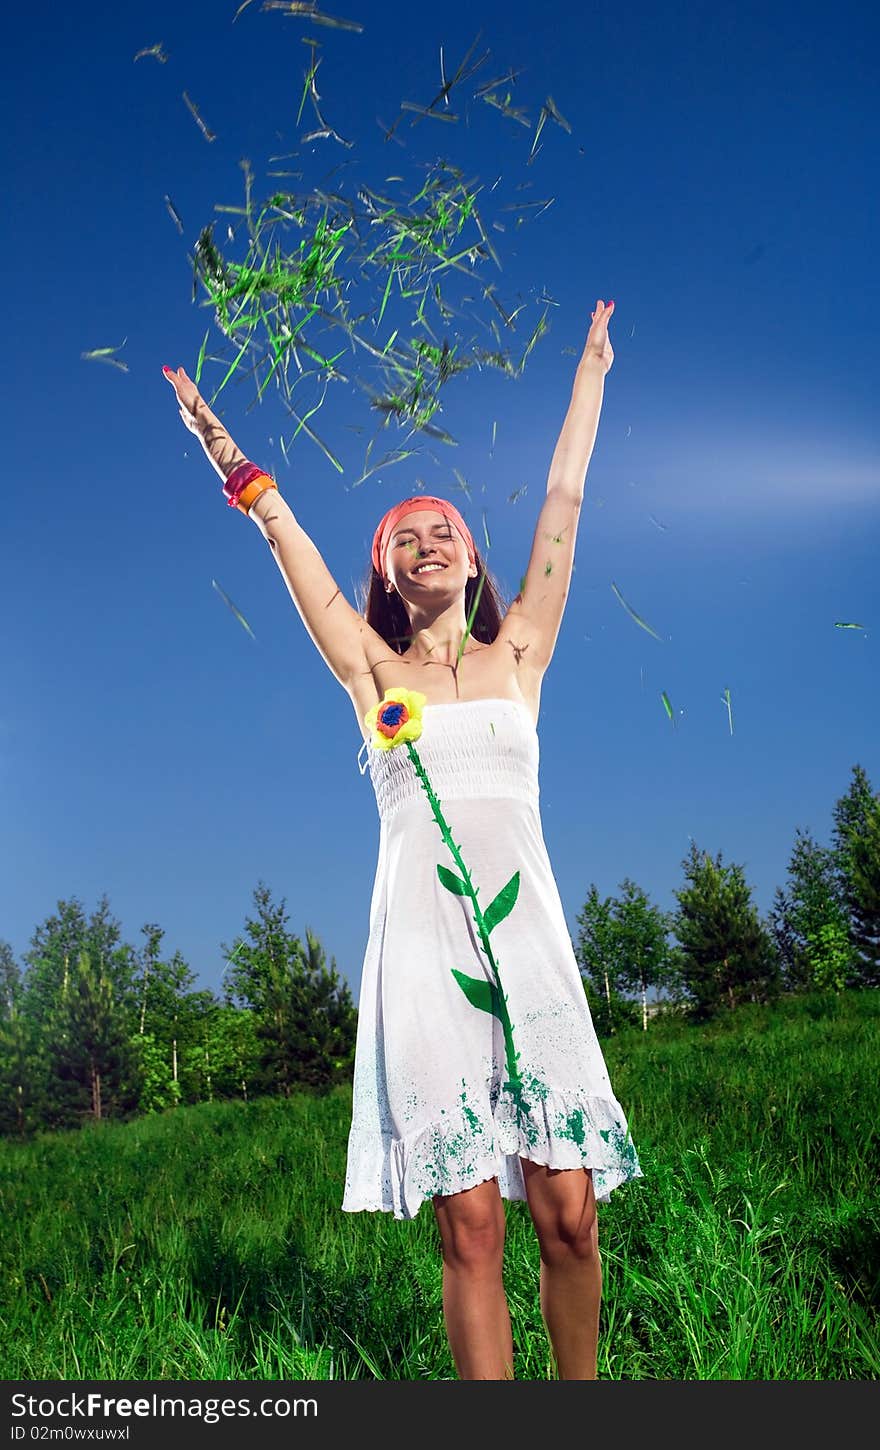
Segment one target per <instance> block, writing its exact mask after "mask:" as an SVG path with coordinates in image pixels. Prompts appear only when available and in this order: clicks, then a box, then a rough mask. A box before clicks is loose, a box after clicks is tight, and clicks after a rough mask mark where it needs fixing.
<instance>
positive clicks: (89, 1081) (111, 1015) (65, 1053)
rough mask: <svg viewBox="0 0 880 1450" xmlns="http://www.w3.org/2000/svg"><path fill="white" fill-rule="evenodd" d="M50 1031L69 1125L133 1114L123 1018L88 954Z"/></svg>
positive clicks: (102, 972)
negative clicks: (74, 1121) (71, 1120)
mask: <svg viewBox="0 0 880 1450" xmlns="http://www.w3.org/2000/svg"><path fill="white" fill-rule="evenodd" d="M52 1026H53V1040H52V1042H51V1048H52V1056H53V1059H54V1065H55V1075H56V1077H57V1079H58V1081H59V1082H60V1083H61V1084H63V1085H65V1086H66V1087H67V1088H68V1093H67V1094H66V1107H67V1117H68V1121H70V1119H71V1117H72V1118H73V1119H74V1120H79V1121H82V1120H83V1119H85V1118H93V1119H95V1120H98V1121H99V1120H101V1119H102V1118H106V1117H124V1116H128V1115H129V1114H130V1113H132V1112H134V1111H135V1109H136V1107H137V1086H136V1074H135V1064H134V1062H133V1060H132V1054H131V1049H130V1046H129V1034H128V1024H127V1023H126V1020H125V1013H124V1010H123V1008H122V1006H121V1005H120V1004H119V1002H118V1001H117V1000H116V997H115V994H114V988H113V982H112V980H111V978H110V975H109V973H108V972H107V971H106V970H105V969H104V968H103V967H102V966H101V964H100V963H94V962H93V961H92V958H91V956H90V955H89V953H88V951H81V952H80V953H79V955H78V957H77V959H76V962H75V964H74V967H73V970H72V972H71V974H70V979H69V982H68V984H67V990H66V992H65V997H64V1005H63V1009H62V1011H61V1012H60V1013H58V1014H57V1015H56V1016H55V1018H54V1019H53V1024H52Z"/></svg>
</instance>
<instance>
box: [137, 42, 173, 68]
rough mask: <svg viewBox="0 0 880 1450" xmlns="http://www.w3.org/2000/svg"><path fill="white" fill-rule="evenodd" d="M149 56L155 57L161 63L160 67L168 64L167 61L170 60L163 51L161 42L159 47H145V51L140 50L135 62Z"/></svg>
mask: <svg viewBox="0 0 880 1450" xmlns="http://www.w3.org/2000/svg"><path fill="white" fill-rule="evenodd" d="M147 55H151V56H153V57H154V58H155V59H156V60H157V61H158V62H159V64H160V65H164V64H165V62H166V60H167V59H168V56H167V55H166V54H165V51H164V50H163V49H162V42H161V40H160V41H159V43H158V44H157V45H145V46H144V48H143V50H139V51H138V53H137V55H136V56H135V57H134V59H135V60H140V59H141V57H142V56H147Z"/></svg>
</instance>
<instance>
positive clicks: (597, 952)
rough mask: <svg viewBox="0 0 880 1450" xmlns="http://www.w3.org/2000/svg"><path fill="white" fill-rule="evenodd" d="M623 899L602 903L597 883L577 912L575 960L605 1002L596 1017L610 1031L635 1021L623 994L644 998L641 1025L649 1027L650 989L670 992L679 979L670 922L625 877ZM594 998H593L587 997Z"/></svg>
mask: <svg viewBox="0 0 880 1450" xmlns="http://www.w3.org/2000/svg"><path fill="white" fill-rule="evenodd" d="M622 890H623V897H622V899H619V900H615V899H614V898H612V897H607V898H606V900H605V901H600V899H599V894H598V892H597V890H596V887H595V885H594V884H591V886H590V894H589V896H588V898H587V901H586V903H585V905H584V909H583V911H582V912H580V913H579V914H578V917H577V923H578V938H577V942H576V943H575V946H574V951H575V956H576V958H577V960H578V964H579V966H580V968H581V971H582V973H584V974H586V976H587V978H588V979H589V981H590V983H591V985H592V988H593V991H594V993H595V994H596V995H597V996H598V997H599V998H600V1000H602V999H604V1006H603V1007H602V1009H601V1011H598V1012H597V1011H596V1010H594V1007H593V1006H592V1005H591V1013H592V1014H593V1016H594V1020H595V1019H597V1018H598V1021H597V1031H598V1030H599V1023H601V1024H602V1027H603V1028H605V1029H606V1030H607V1031H609V1032H611V1033H613V1032H614V1031H615V1030H616V1028H617V1027H618V1026H621V1025H628V1024H629V1022H630V1021H632V1020H633V1013H632V1007H631V1003H630V1002H628V1001H627V1000H626V998H625V997H624V995H623V994H624V993H626V992H638V993H639V994H640V996H641V1004H642V1007H641V1018H642V1027H643V1029H645V1030H647V1026H648V991H649V990H652V989H658V988H669V987H670V986H671V985H672V984H673V982H674V981H675V960H676V954H675V952H674V950H673V949H672V948H671V947H670V945H669V943H668V941H667V933H668V932H669V930H670V918H669V917H668V916H667V915H666V914H665V913H664V912H662V911H660V910H659V909H658V908H656V907H650V906H649V905H648V900H647V897H646V896H645V894H644V892H643V891H641V890H640V888H639V887H638V886H636V884H635V883H634V882H633V881H631V880H630V879H629V877H625V878H624V881H623V883H622ZM588 996H589V994H588Z"/></svg>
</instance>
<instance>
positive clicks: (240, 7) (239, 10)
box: [232, 0, 251, 25]
mask: <svg viewBox="0 0 880 1450" xmlns="http://www.w3.org/2000/svg"><path fill="white" fill-rule="evenodd" d="M250 3H251V0H244V3H243V4H242V5H239V7H238V9H237V10H236V12H235V14H234V15H233V17H232V23H233V25H234V24H235V22H236V20H237V19H238V17H239V15H240V14H241V12H242V10H247V8H248V6H249V5H250Z"/></svg>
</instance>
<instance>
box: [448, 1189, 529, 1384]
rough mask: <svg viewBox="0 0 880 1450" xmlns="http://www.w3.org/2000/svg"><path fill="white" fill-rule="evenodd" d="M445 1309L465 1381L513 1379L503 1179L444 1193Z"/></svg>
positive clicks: (451, 1343)
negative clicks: (505, 1276) (504, 1268)
mask: <svg viewBox="0 0 880 1450" xmlns="http://www.w3.org/2000/svg"><path fill="white" fill-rule="evenodd" d="M433 1202H434V1212H435V1213H436V1215H437V1223H438V1226H439V1229H440V1240H441V1244H442V1251H443V1313H444V1316H445V1319H446V1333H447V1335H448V1338H449V1348H450V1350H451V1351H452V1358H453V1359H454V1361H455V1368H456V1370H457V1371H458V1377H459V1379H463V1380H501V1379H513V1336H512V1334H511V1329H510V1313H509V1310H508V1307H507V1297H506V1295H505V1292H504V1279H503V1274H502V1265H503V1258H504V1230H505V1220H504V1205H503V1203H502V1202H501V1194H500V1193H499V1190H498V1180H497V1179H495V1178H490V1179H489V1180H488V1181H487V1182H486V1183H478V1184H477V1185H476V1187H475V1188H466V1189H465V1190H464V1191H463V1192H462V1193H452V1194H447V1195H440V1194H438V1195H437V1196H436V1197H435V1198H434V1200H433Z"/></svg>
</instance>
